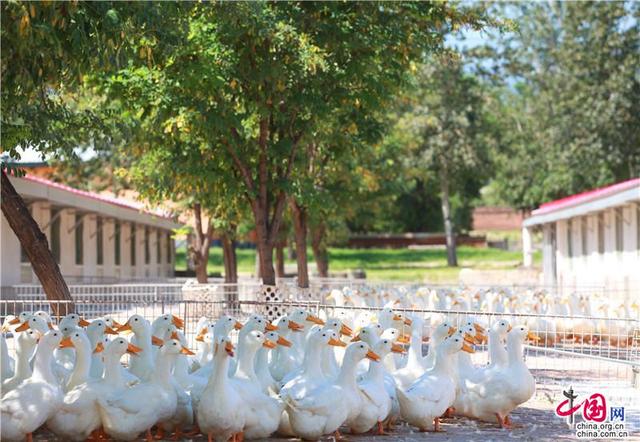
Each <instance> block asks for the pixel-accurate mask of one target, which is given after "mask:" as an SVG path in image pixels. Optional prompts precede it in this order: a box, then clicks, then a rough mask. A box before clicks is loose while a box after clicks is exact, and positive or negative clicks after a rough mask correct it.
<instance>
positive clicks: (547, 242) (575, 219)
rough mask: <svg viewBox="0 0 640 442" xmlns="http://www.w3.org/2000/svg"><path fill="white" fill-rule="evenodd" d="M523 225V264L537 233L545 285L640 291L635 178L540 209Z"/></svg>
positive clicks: (639, 191) (639, 194)
mask: <svg viewBox="0 0 640 442" xmlns="http://www.w3.org/2000/svg"><path fill="white" fill-rule="evenodd" d="M531 215H532V216H531V217H530V218H527V219H526V220H525V221H524V222H523V230H522V239H523V253H524V264H525V266H530V265H531V262H532V257H531V253H532V232H533V230H542V234H543V240H542V242H543V245H542V253H543V265H542V270H543V274H544V283H545V284H547V285H557V286H558V287H559V288H560V289H561V290H572V289H573V288H575V287H585V286H594V287H599V286H604V287H606V288H607V289H609V290H612V291H616V290H619V291H620V292H624V293H636V294H637V293H638V291H640V178H635V179H631V180H628V181H624V182H621V183H618V184H614V185H612V186H608V187H603V188H600V189H596V190H592V191H589V192H584V193H580V194H577V195H572V196H569V197H567V198H563V199H559V200H556V201H552V202H549V203H545V204H543V205H541V206H540V208H539V209H537V210H534V211H533V212H532V214H531Z"/></svg>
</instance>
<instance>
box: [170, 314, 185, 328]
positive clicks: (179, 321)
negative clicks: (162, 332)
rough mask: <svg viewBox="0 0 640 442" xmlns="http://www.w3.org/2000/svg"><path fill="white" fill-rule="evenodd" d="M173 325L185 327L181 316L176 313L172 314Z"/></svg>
mask: <svg viewBox="0 0 640 442" xmlns="http://www.w3.org/2000/svg"><path fill="white" fill-rule="evenodd" d="M171 318H172V322H173V325H175V326H176V327H178V328H184V321H183V320H182V319H181V318H178V317H177V316H176V315H171Z"/></svg>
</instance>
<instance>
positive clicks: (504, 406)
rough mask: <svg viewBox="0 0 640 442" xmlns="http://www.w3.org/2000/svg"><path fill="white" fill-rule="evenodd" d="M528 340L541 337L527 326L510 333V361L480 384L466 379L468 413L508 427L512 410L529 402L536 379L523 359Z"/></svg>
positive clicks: (497, 368) (508, 344)
mask: <svg viewBox="0 0 640 442" xmlns="http://www.w3.org/2000/svg"><path fill="white" fill-rule="evenodd" d="M526 339H533V340H536V339H539V338H538V337H537V336H535V335H534V334H532V333H530V332H529V330H528V329H527V328H526V327H525V326H518V327H515V328H513V329H512V330H511V331H510V332H509V333H508V334H507V352H508V354H509V357H508V362H507V364H506V365H505V366H498V367H495V368H494V369H493V370H491V371H490V372H489V373H488V374H487V376H485V377H484V378H483V379H482V380H481V382H479V383H475V384H473V383H470V382H467V385H466V389H465V391H464V392H463V393H462V398H461V402H463V403H464V404H465V405H464V409H465V411H466V414H467V415H468V416H471V417H475V418H476V419H480V420H483V421H486V422H492V421H495V420H497V421H498V424H499V425H500V427H502V428H509V427H510V426H511V422H510V420H509V413H510V412H511V411H513V410H514V409H515V408H516V407H517V406H518V405H520V404H522V403H524V402H526V401H528V400H529V399H530V398H531V397H532V396H533V394H534V393H535V389H536V383H535V379H534V378H533V376H532V375H531V373H530V372H529V369H528V368H527V366H526V364H525V363H524V361H523V353H522V347H523V344H524V342H525V340H526Z"/></svg>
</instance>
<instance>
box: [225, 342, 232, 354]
mask: <svg viewBox="0 0 640 442" xmlns="http://www.w3.org/2000/svg"><path fill="white" fill-rule="evenodd" d="M224 350H225V351H226V352H227V354H228V355H229V356H231V357H233V344H232V343H231V342H226V343H225V344H224Z"/></svg>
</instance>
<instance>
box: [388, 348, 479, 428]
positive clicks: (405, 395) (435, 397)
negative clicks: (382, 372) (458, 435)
mask: <svg viewBox="0 0 640 442" xmlns="http://www.w3.org/2000/svg"><path fill="white" fill-rule="evenodd" d="M461 349H462V350H465V351H468V352H473V349H472V348H471V347H470V346H468V345H467V344H466V343H465V341H464V339H462V338H461V337H459V336H451V337H450V338H446V339H445V340H444V341H443V342H442V343H440V344H439V345H438V346H437V347H436V359H435V366H434V367H433V368H432V369H430V370H427V371H425V372H424V374H423V375H422V376H420V378H418V379H417V380H416V381H415V382H414V383H413V385H411V387H409V389H407V390H406V391H403V390H402V389H400V388H398V401H399V402H400V413H401V415H402V418H403V419H404V420H406V421H407V422H408V423H409V425H413V426H416V427H418V428H419V429H420V431H427V430H428V429H430V428H433V429H434V431H440V421H439V418H440V416H442V415H443V414H444V412H445V411H446V410H447V409H448V408H449V407H450V406H451V405H452V404H453V401H454V399H455V395H456V384H455V381H454V379H453V378H452V376H451V372H452V371H453V369H454V366H453V355H454V354H455V353H456V352H457V351H460V350H461Z"/></svg>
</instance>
